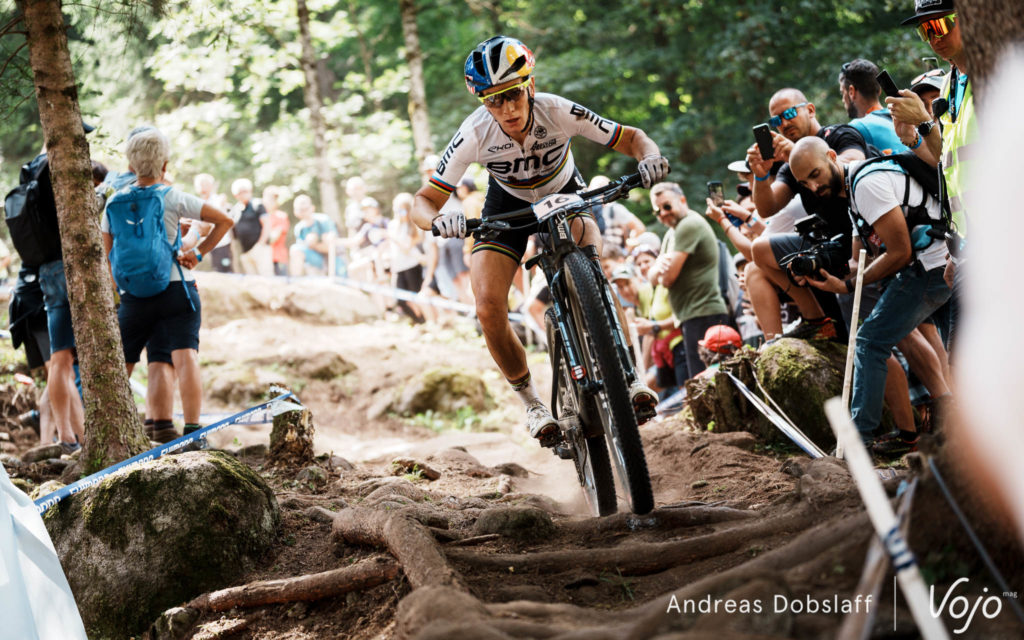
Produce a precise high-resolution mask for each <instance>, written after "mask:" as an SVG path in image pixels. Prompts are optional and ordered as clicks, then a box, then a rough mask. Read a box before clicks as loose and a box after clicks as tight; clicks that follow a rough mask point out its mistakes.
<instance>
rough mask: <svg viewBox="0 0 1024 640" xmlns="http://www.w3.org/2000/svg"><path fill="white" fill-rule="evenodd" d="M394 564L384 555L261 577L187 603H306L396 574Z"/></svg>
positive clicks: (222, 606) (220, 607) (210, 606)
mask: <svg viewBox="0 0 1024 640" xmlns="http://www.w3.org/2000/svg"><path fill="white" fill-rule="evenodd" d="M398 570H399V567H398V565H397V564H395V563H394V562H392V561H391V560H388V559H386V558H374V559H371V560H364V561H362V562H359V563H357V564H354V565H352V566H349V567H342V568H340V569H332V570H331V571H324V572H323V573H313V574H309V575H304V576H298V577H295V578H284V579H281V580H261V581H259V582H251V583H249V584H246V585H242V586H240V587H230V588H228V589H221V590H220V591H213V592H211V593H204V594H203V595H201V596H199V597H198V598H195V599H194V600H192V601H191V602H189V603H188V605H186V606H188V607H189V608H191V609H196V610H198V611H202V612H208V611H227V610H228V609H233V608H234V607H241V608H252V607H261V606H264V605H268V604H281V603H282V602H300V601H303V602H309V601H312V600H321V599H323V598H330V597H333V596H337V595H341V594H343V593H348V592H350V591H361V590H363V589H369V588H371V587H375V586H377V585H379V584H383V583H385V582H387V581H389V580H394V579H395V578H396V577H397V576H398Z"/></svg>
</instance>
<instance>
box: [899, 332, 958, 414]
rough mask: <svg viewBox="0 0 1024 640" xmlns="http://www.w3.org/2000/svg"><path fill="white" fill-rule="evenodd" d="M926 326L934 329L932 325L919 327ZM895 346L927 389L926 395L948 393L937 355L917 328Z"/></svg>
mask: <svg viewBox="0 0 1024 640" xmlns="http://www.w3.org/2000/svg"><path fill="white" fill-rule="evenodd" d="M926 326H928V327H932V330H933V331H934V329H935V326H934V325H929V324H923V325H921V327H926ZM896 346H897V347H899V350H900V352H901V353H902V354H903V356H904V357H905V358H906V359H907V364H909V365H910V370H911V371H913V372H914V375H916V376H917V377H918V379H919V380H921V383H922V384H923V385H924V386H925V388H926V389H928V395H930V396H931V397H933V398H938V397H940V396H944V395H946V394H947V393H949V386H948V385H947V384H946V378H945V376H944V375H943V373H942V364H941V362H940V361H939V355H938V354H936V353H935V350H934V348H933V347H932V345H931V344H930V343H929V342H928V340H927V339H925V337H924V335H922V333H921V332H920V331H919V330H918V329H914V330H913V331H911V332H910V333H908V334H907V337H905V338H903V339H902V340H900V341H899V342H898V343H897V345H896ZM943 356H945V350H943Z"/></svg>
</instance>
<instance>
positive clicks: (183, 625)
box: [149, 607, 199, 640]
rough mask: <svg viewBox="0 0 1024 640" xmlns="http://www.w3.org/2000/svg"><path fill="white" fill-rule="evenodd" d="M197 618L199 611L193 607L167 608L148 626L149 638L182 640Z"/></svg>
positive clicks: (155, 639) (153, 639) (154, 639)
mask: <svg viewBox="0 0 1024 640" xmlns="http://www.w3.org/2000/svg"><path fill="white" fill-rule="evenodd" d="M198 619H199V611H197V610H195V609H188V608H186V607H174V608H173V609H168V610H167V611H164V612H163V613H162V614H160V617H159V618H157V620H156V622H154V623H153V626H152V627H150V630H149V635H150V638H152V640H184V639H185V638H187V637H188V635H189V632H191V631H192V627H193V626H195V623H196V620H198Z"/></svg>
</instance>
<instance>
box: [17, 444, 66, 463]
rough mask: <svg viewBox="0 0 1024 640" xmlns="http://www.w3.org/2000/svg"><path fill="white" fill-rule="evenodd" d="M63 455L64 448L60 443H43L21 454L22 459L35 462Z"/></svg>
mask: <svg viewBox="0 0 1024 640" xmlns="http://www.w3.org/2000/svg"><path fill="white" fill-rule="evenodd" d="M62 455H64V450H63V449H61V447H60V444H56V443H55V444H41V445H39V446H38V447H33V448H31V449H29V450H28V451H26V452H25V453H23V454H21V461H22V462H26V463H33V462H39V461H40V460H47V459H49V458H59V457H61V456H62Z"/></svg>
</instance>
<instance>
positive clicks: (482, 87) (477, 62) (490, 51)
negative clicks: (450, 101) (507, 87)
mask: <svg viewBox="0 0 1024 640" xmlns="http://www.w3.org/2000/svg"><path fill="white" fill-rule="evenodd" d="M533 65H534V61H533V52H532V51H530V50H529V49H528V48H527V46H526V45H525V44H523V43H522V42H520V41H518V40H516V39H515V38H509V37H508V36H494V37H493V38H491V39H490V40H485V41H483V42H481V43H480V44H478V45H476V47H475V48H474V49H473V50H472V51H470V52H469V56H468V57H467V58H466V88H468V89H469V92H470V93H472V94H473V95H475V96H479V95H480V94H482V93H483V92H484V91H486V90H487V89H490V88H491V87H493V86H495V85H499V84H501V83H503V82H508V81H509V80H516V79H517V78H519V79H523V80H525V79H526V78H528V77H530V74H531V73H533Z"/></svg>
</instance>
